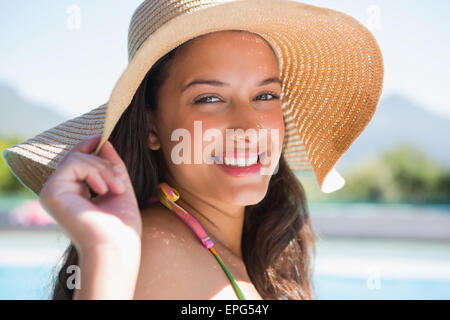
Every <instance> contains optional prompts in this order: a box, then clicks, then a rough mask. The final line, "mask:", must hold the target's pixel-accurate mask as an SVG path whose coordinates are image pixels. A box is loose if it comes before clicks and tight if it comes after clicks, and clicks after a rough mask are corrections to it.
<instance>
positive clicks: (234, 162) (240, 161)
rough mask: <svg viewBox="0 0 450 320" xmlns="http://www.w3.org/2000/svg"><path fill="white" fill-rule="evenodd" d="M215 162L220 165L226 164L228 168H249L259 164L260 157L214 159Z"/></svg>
mask: <svg viewBox="0 0 450 320" xmlns="http://www.w3.org/2000/svg"><path fill="white" fill-rule="evenodd" d="M214 159H215V162H216V163H218V164H225V165H227V166H234V167H248V166H251V165H254V164H255V163H257V162H258V156H256V155H255V156H251V157H249V158H247V159H245V158H237V159H236V158H233V157H225V158H221V157H214Z"/></svg>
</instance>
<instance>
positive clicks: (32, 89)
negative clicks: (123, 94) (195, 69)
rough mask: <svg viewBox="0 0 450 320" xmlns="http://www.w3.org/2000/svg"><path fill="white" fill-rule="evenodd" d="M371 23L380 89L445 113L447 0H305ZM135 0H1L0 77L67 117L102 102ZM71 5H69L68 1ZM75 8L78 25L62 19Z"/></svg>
mask: <svg viewBox="0 0 450 320" xmlns="http://www.w3.org/2000/svg"><path fill="white" fill-rule="evenodd" d="M303 2H305V3H309V4H313V5H317V6H323V7H328V8H333V9H336V10H339V11H342V12H345V13H347V14H349V15H351V16H353V17H355V18H356V19H358V20H359V21H360V22H361V23H363V24H364V25H366V26H367V27H368V28H369V29H370V30H372V32H373V34H374V35H375V37H376V39H377V40H378V43H379V44H380V47H381V50H382V52H383V56H384V62H385V82H384V91H383V96H386V95H389V94H391V93H393V92H398V93H401V94H404V95H406V96H408V97H410V98H412V99H415V100H416V101H418V102H419V103H421V104H423V105H425V106H427V107H429V108H430V109H432V110H434V111H436V112H439V113H440V114H442V115H445V116H448V117H450V102H449V101H450V90H449V89H448V74H449V71H450V68H449V65H450V63H449V57H450V44H449V33H450V1H447V0H433V1H424V0H422V1H419V0H409V1H407V0H372V1H368V0H358V1H354V0H305V1H303ZM140 3H141V0H114V1H111V0H109V1H107V0H90V1H88V0H78V1H66V0H58V1H54V0H39V1H33V0H15V1H12V0H9V1H8V0H0V43H1V46H0V49H1V50H0V83H2V84H5V85H9V86H11V87H12V88H13V89H15V90H17V91H18V92H19V94H21V95H22V96H23V97H24V98H26V99H27V100H30V101H33V102H37V103H41V104H43V105H46V106H49V107H51V108H52V109H55V110H57V111H58V112H59V113H60V114H62V115H63V116H67V117H71V116H76V115H79V114H82V113H84V112H87V111H89V110H91V109H93V108H95V107H97V106H99V105H101V104H103V103H105V102H106V101H107V100H108V99H109V96H110V94H111V92H112V89H113V87H114V85H115V83H116V82H117V80H118V79H119V77H120V75H121V74H122V72H123V71H124V70H125V68H126V66H127V63H128V58H127V47H126V45H127V32H128V24H129V22H130V19H131V15H132V13H133V11H134V10H135V8H136V7H137V6H138V5H139V4H140ZM71 8H72V9H71ZM73 8H75V10H78V9H79V26H80V27H79V28H75V29H73V28H70V27H68V26H67V23H68V21H69V22H70V21H74V20H70V18H71V17H73V16H74V15H76V13H75V11H70V10H73Z"/></svg>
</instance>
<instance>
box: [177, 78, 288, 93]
mask: <svg viewBox="0 0 450 320" xmlns="http://www.w3.org/2000/svg"><path fill="white" fill-rule="evenodd" d="M269 83H279V84H281V80H280V79H279V78H277V77H272V78H267V79H265V80H263V81H261V82H259V83H257V84H256V85H257V86H258V87H262V86H265V85H267V84H269ZM198 84H207V85H210V86H218V87H228V86H230V84H229V83H226V82H222V81H219V80H215V79H195V80H193V81H191V82H189V83H188V84H187V85H185V86H184V87H183V88H182V89H181V93H183V92H184V91H185V90H186V89H187V88H189V87H191V86H194V85H198Z"/></svg>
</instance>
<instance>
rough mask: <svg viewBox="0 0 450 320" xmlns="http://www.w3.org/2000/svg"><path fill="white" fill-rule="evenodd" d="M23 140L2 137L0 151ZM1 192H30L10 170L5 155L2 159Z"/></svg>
mask: <svg viewBox="0 0 450 320" xmlns="http://www.w3.org/2000/svg"><path fill="white" fill-rule="evenodd" d="M20 141H22V140H21V139H19V138H1V137H0V151H1V152H2V153H3V150H5V149H7V148H9V147H10V146H12V145H15V144H17V143H19V142H20ZM0 192H1V193H29V191H28V190H27V189H26V188H25V187H24V186H23V185H22V184H21V183H20V182H19V180H17V178H16V177H15V176H14V174H13V173H12V172H11V171H10V170H9V168H8V165H7V164H6V162H5V159H4V158H3V156H2V157H1V159H0Z"/></svg>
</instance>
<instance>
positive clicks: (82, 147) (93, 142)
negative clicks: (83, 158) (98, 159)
mask: <svg viewBox="0 0 450 320" xmlns="http://www.w3.org/2000/svg"><path fill="white" fill-rule="evenodd" d="M101 137H102V135H101V134H97V135H95V136H92V137H90V138H88V139H86V140H83V141H81V142H79V143H78V144H76V145H75V146H74V147H73V148H72V149H70V150H69V152H67V153H66V155H65V156H64V158H62V159H61V161H59V163H58V166H60V165H62V164H63V163H64V162H65V161H66V159H67V158H69V157H70V155H71V154H72V153H74V152H81V153H92V152H94V151H95V148H96V147H97V145H98V143H99V142H100V139H101Z"/></svg>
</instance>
